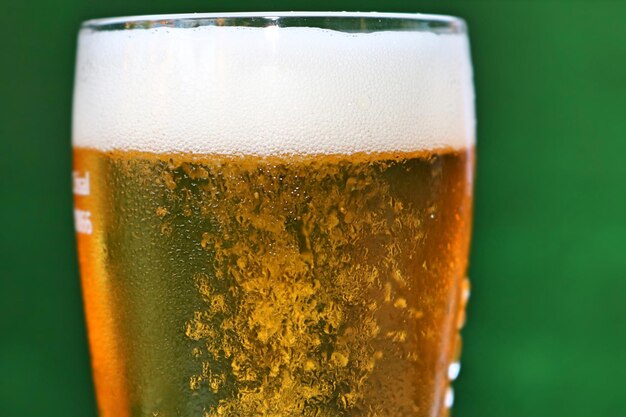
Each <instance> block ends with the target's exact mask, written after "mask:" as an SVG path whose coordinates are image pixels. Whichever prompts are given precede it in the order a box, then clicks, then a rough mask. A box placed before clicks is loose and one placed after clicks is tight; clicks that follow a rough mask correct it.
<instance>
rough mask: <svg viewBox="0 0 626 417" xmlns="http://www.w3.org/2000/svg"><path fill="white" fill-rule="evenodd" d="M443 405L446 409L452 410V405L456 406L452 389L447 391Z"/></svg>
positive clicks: (449, 388)
mask: <svg viewBox="0 0 626 417" xmlns="http://www.w3.org/2000/svg"><path fill="white" fill-rule="evenodd" d="M443 404H444V405H445V406H446V408H452V404H454V390H453V389H452V387H448V389H447V390H446V396H445V398H444V400H443Z"/></svg>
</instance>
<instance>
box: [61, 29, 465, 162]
mask: <svg viewBox="0 0 626 417" xmlns="http://www.w3.org/2000/svg"><path fill="white" fill-rule="evenodd" d="M73 141H74V146H80V147H90V148H97V149H102V150H109V149H129V150H130V149H132V150H141V151H149V152H170V151H180V152H195V153H220V154H239V153H240V154H261V155H269V154H285V153H286V154H289V153H298V154H303V153H306V154H315V153H353V152H378V151H414V150H428V149H438V148H449V147H451V148H456V149H460V148H465V147H467V146H470V145H471V144H473V143H474V92H473V87H472V72H471V64H470V59H469V48H468V42H467V37H466V36H465V35H460V34H435V33H430V32H375V33H361V34H351V33H343V32H337V31H331V30H324V29H315V28H276V27H273V28H243V27H209V26H205V27H199V28H193V29H184V28H154V29H134V30H116V31H103V32H97V31H92V30H90V29H84V30H83V31H82V32H81V34H80V37H79V49H78V59H77V73H76V84H75V92H74V120H73Z"/></svg>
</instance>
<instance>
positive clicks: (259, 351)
mask: <svg viewBox="0 0 626 417" xmlns="http://www.w3.org/2000/svg"><path fill="white" fill-rule="evenodd" d="M473 94H474V93H473V86H472V70H471V64H470V57H469V47H468V40H467V35H466V29H465V25H464V23H463V21H462V20H459V19H457V18H453V17H446V16H431V15H419V14H380V13H248V14H191V15H168V16H141V17H129V18H114V19H101V20H92V21H88V22H86V23H84V24H83V26H82V28H81V30H80V34H79V40H78V56H77V67H76V82H75V91H74V114H73V115H74V117H73V146H74V171H73V185H74V194H75V221H76V231H77V240H78V253H79V262H80V271H81V280H82V289H83V296H84V304H85V314H86V320H87V325H88V334H89V345H90V351H91V361H92V368H93V375H94V380H95V387H96V394H97V401H98V408H99V412H100V415H101V416H102V417H140V416H141V417H175V416H181V417H182V416H184V417H214V416H241V417H247V416H276V417H278V416H323V417H334V416H345V417H353V416H354V417H356V416H364V417H365V416H389V417H391V416H393V417H409V416H411V417H421V416H424V417H425V416H445V415H447V414H448V409H449V407H450V405H451V404H452V391H451V389H450V381H451V380H452V379H454V378H455V377H456V374H457V373H458V369H459V368H458V362H457V360H458V354H459V349H460V338H459V336H458V331H459V328H460V327H461V326H462V322H463V317H464V307H465V306H464V304H465V300H466V298H467V294H468V284H467V280H466V279H465V272H466V264H467V254H468V246H469V236H470V223H471V207H472V206H471V202H472V175H473V154H474V143H475V140H474V104H473V103H474V97H473Z"/></svg>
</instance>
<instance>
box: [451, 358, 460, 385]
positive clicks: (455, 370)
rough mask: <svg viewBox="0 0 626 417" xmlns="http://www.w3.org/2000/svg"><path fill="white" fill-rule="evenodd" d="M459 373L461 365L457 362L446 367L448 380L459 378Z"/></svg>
mask: <svg viewBox="0 0 626 417" xmlns="http://www.w3.org/2000/svg"><path fill="white" fill-rule="evenodd" d="M459 372H461V364H460V363H459V362H452V363H451V364H450V366H448V379H449V380H450V381H454V380H455V379H457V378H458V377H459Z"/></svg>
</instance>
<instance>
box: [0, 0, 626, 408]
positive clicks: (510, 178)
mask: <svg viewBox="0 0 626 417" xmlns="http://www.w3.org/2000/svg"><path fill="white" fill-rule="evenodd" d="M255 9H256V10H281V9H283V10H307V9H308V10H378V11H407V12H409V11H421V12H437V13H447V14H454V15H459V16H462V17H464V18H465V19H466V20H467V21H468V24H469V28H470V36H471V42H472V53H473V61H474V67H475V81H476V89H477V108H478V171H477V188H476V215H475V233H474V240H473V247H472V256H471V270H470V276H471V278H472V282H473V294H472V299H471V304H470V306H469V323H468V326H467V327H466V329H465V332H464V334H465V348H464V355H463V370H462V372H461V377H460V379H459V380H458V381H457V383H456V384H455V387H456V394H457V395H456V406H455V415H456V416H457V417H479V416H480V417H491V416H495V417H501V416H507V417H517V416H520V417H529V416H533V417H539V416H551V417H552V416H555V415H556V416H569V417H576V416H581V417H583V416H584V417H588V416H620V415H626V411H623V410H624V409H626V406H625V405H624V399H625V398H626V390H625V389H624V386H626V381H625V379H626V378H625V376H626V353H625V352H626V300H625V297H624V295H625V294H626V253H625V252H626V244H625V240H624V236H625V235H626V220H625V216H626V210H625V208H626V207H625V206H626V187H625V186H624V184H623V182H624V180H626V163H625V162H626V159H625V155H626V23H625V22H626V21H625V20H624V16H626V2H624V1H557V0H553V1H539V0H535V1H521V0H517V1H473V0H464V1H460V0H459V1H443V0H440V1H419V0H415V1H411V2H409V1H399V0H387V1H382V0H378V1H369V0H360V1H356V0H345V1H334V2H331V1H316V2H313V1H300V2H296V1H274V2H261V1H246V0H241V1H239V2H228V1H218V0H216V1H208V0H206V1H187V0H185V1H180V0H179V1H175V0H169V1H165V0H159V1H157V0H136V1H133V2H130V1H127V0H124V1H122V0H112V1H106V2H105V1H97V0H33V1H29V2H17V1H13V2H6V3H3V6H2V23H1V24H0V46H1V49H0V52H1V55H0V57H1V58H0V185H1V188H0V191H1V194H0V222H1V224H0V337H1V339H0V340H1V342H0V416H2V417H12V416H44V415H45V416H62V417H85V416H87V417H93V416H95V405H94V396H93V387H92V384H91V380H90V370H89V360H88V351H87V346H86V336H85V330H84V321H83V315H82V306H81V300H80V288H79V281H78V276H77V269H76V257H75V254H74V237H73V227H72V217H71V208H72V207H71V193H70V106H71V94H72V78H73V65H74V54H75V42H76V31H77V28H78V25H79V23H80V21H82V20H84V19H87V18H93V17H105V16H115V15H129V14H146V13H164V12H192V11H243V10H255ZM389 417H393V416H389Z"/></svg>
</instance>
